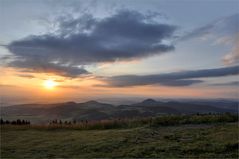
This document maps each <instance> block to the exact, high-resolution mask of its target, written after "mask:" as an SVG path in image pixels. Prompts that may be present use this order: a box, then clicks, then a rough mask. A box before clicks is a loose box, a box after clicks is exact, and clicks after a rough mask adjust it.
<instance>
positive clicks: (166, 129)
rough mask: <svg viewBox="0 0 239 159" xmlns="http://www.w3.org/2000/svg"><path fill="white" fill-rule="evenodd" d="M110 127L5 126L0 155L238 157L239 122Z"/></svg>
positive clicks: (38, 157)
mask: <svg viewBox="0 0 239 159" xmlns="http://www.w3.org/2000/svg"><path fill="white" fill-rule="evenodd" d="M157 124H158V123H156V124H154V126H153V127H152V126H150V125H142V126H139V127H134V128H121V129H106V130H76V129H62V128H61V129H44V128H43V129H40V128H38V129H36V128H31V127H18V128H16V127H15V128H14V126H13V127H12V126H10V127H9V126H3V127H2V129H1V158H11V159H13V158H17V159H21V158H37V159H40V158H142V157H143V158H147V157H149V158H238V122H232V123H225V122H223V123H211V124H186V125H174V126H161V125H157Z"/></svg>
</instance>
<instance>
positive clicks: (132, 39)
mask: <svg viewBox="0 0 239 159" xmlns="http://www.w3.org/2000/svg"><path fill="white" fill-rule="evenodd" d="M153 18H154V16H152V15H151V16H148V15H144V14H141V13H139V12H136V11H129V10H122V11H119V12H118V13H116V14H114V15H112V16H110V17H106V18H104V19H95V18H94V17H93V16H92V15H84V16H82V17H80V18H77V19H74V18H71V17H68V18H67V19H66V18H61V19H59V21H58V25H59V30H58V31H57V33H55V34H45V35H39V36H29V37H26V38H25V39H21V40H18V41H13V42H12V43H10V44H9V45H8V46H7V48H8V49H9V50H10V51H11V52H12V53H13V54H14V56H15V57H16V58H15V60H13V61H12V62H10V63H9V66H11V67H16V68H22V69H25V70H30V71H36V72H54V73H57V74H60V75H62V76H68V77H76V76H78V75H81V74H86V73H88V72H87V70H85V69H84V67H83V66H84V65H87V64H91V63H97V62H114V61H117V60H131V59H138V58H143V57H147V56H152V55H155V54H161V53H165V52H168V51H171V50H173V49H174V46H173V45H171V44H165V43H164V42H163V41H165V40H168V39H170V38H172V36H173V33H174V31H175V29H176V26H173V25H169V24H161V23H158V22H155V21H154V20H153ZM79 66H80V67H79Z"/></svg>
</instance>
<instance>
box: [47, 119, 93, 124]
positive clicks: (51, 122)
mask: <svg viewBox="0 0 239 159" xmlns="http://www.w3.org/2000/svg"><path fill="white" fill-rule="evenodd" d="M80 123H81V124H87V123H88V120H81V121H80ZM49 124H50V125H58V124H60V125H61V124H64V125H72V124H77V121H76V120H72V121H62V120H57V119H54V120H51V121H49Z"/></svg>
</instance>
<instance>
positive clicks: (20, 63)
mask: <svg viewBox="0 0 239 159" xmlns="http://www.w3.org/2000/svg"><path fill="white" fill-rule="evenodd" d="M9 66H10V67H15V68H19V69H21V72H30V73H53V74H57V75H60V76H66V77H70V78H74V77H77V76H79V75H82V74H89V72H88V71H86V70H85V69H84V68H83V67H77V66H72V65H65V66H64V65H63V64H55V63H50V62H48V63H47V62H45V61H41V60H40V59H35V60H32V61H26V60H16V61H12V62H11V63H9Z"/></svg>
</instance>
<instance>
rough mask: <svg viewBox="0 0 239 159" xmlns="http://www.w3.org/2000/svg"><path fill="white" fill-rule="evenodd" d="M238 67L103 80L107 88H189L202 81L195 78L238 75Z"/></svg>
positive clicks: (115, 77) (125, 76)
mask: <svg viewBox="0 0 239 159" xmlns="http://www.w3.org/2000/svg"><path fill="white" fill-rule="evenodd" d="M238 74H239V66H231V67H224V68H215V69H205V70H195V71H181V72H172V73H166V74H155V75H141V76H139V75H124V76H113V77H109V78H105V79H104V81H105V82H106V83H107V84H108V86H114V87H125V86H140V85H154V84H160V85H165V86H189V85H192V84H196V83H201V82H203V80H198V79H196V78H211V77H222V76H229V75H238Z"/></svg>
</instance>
